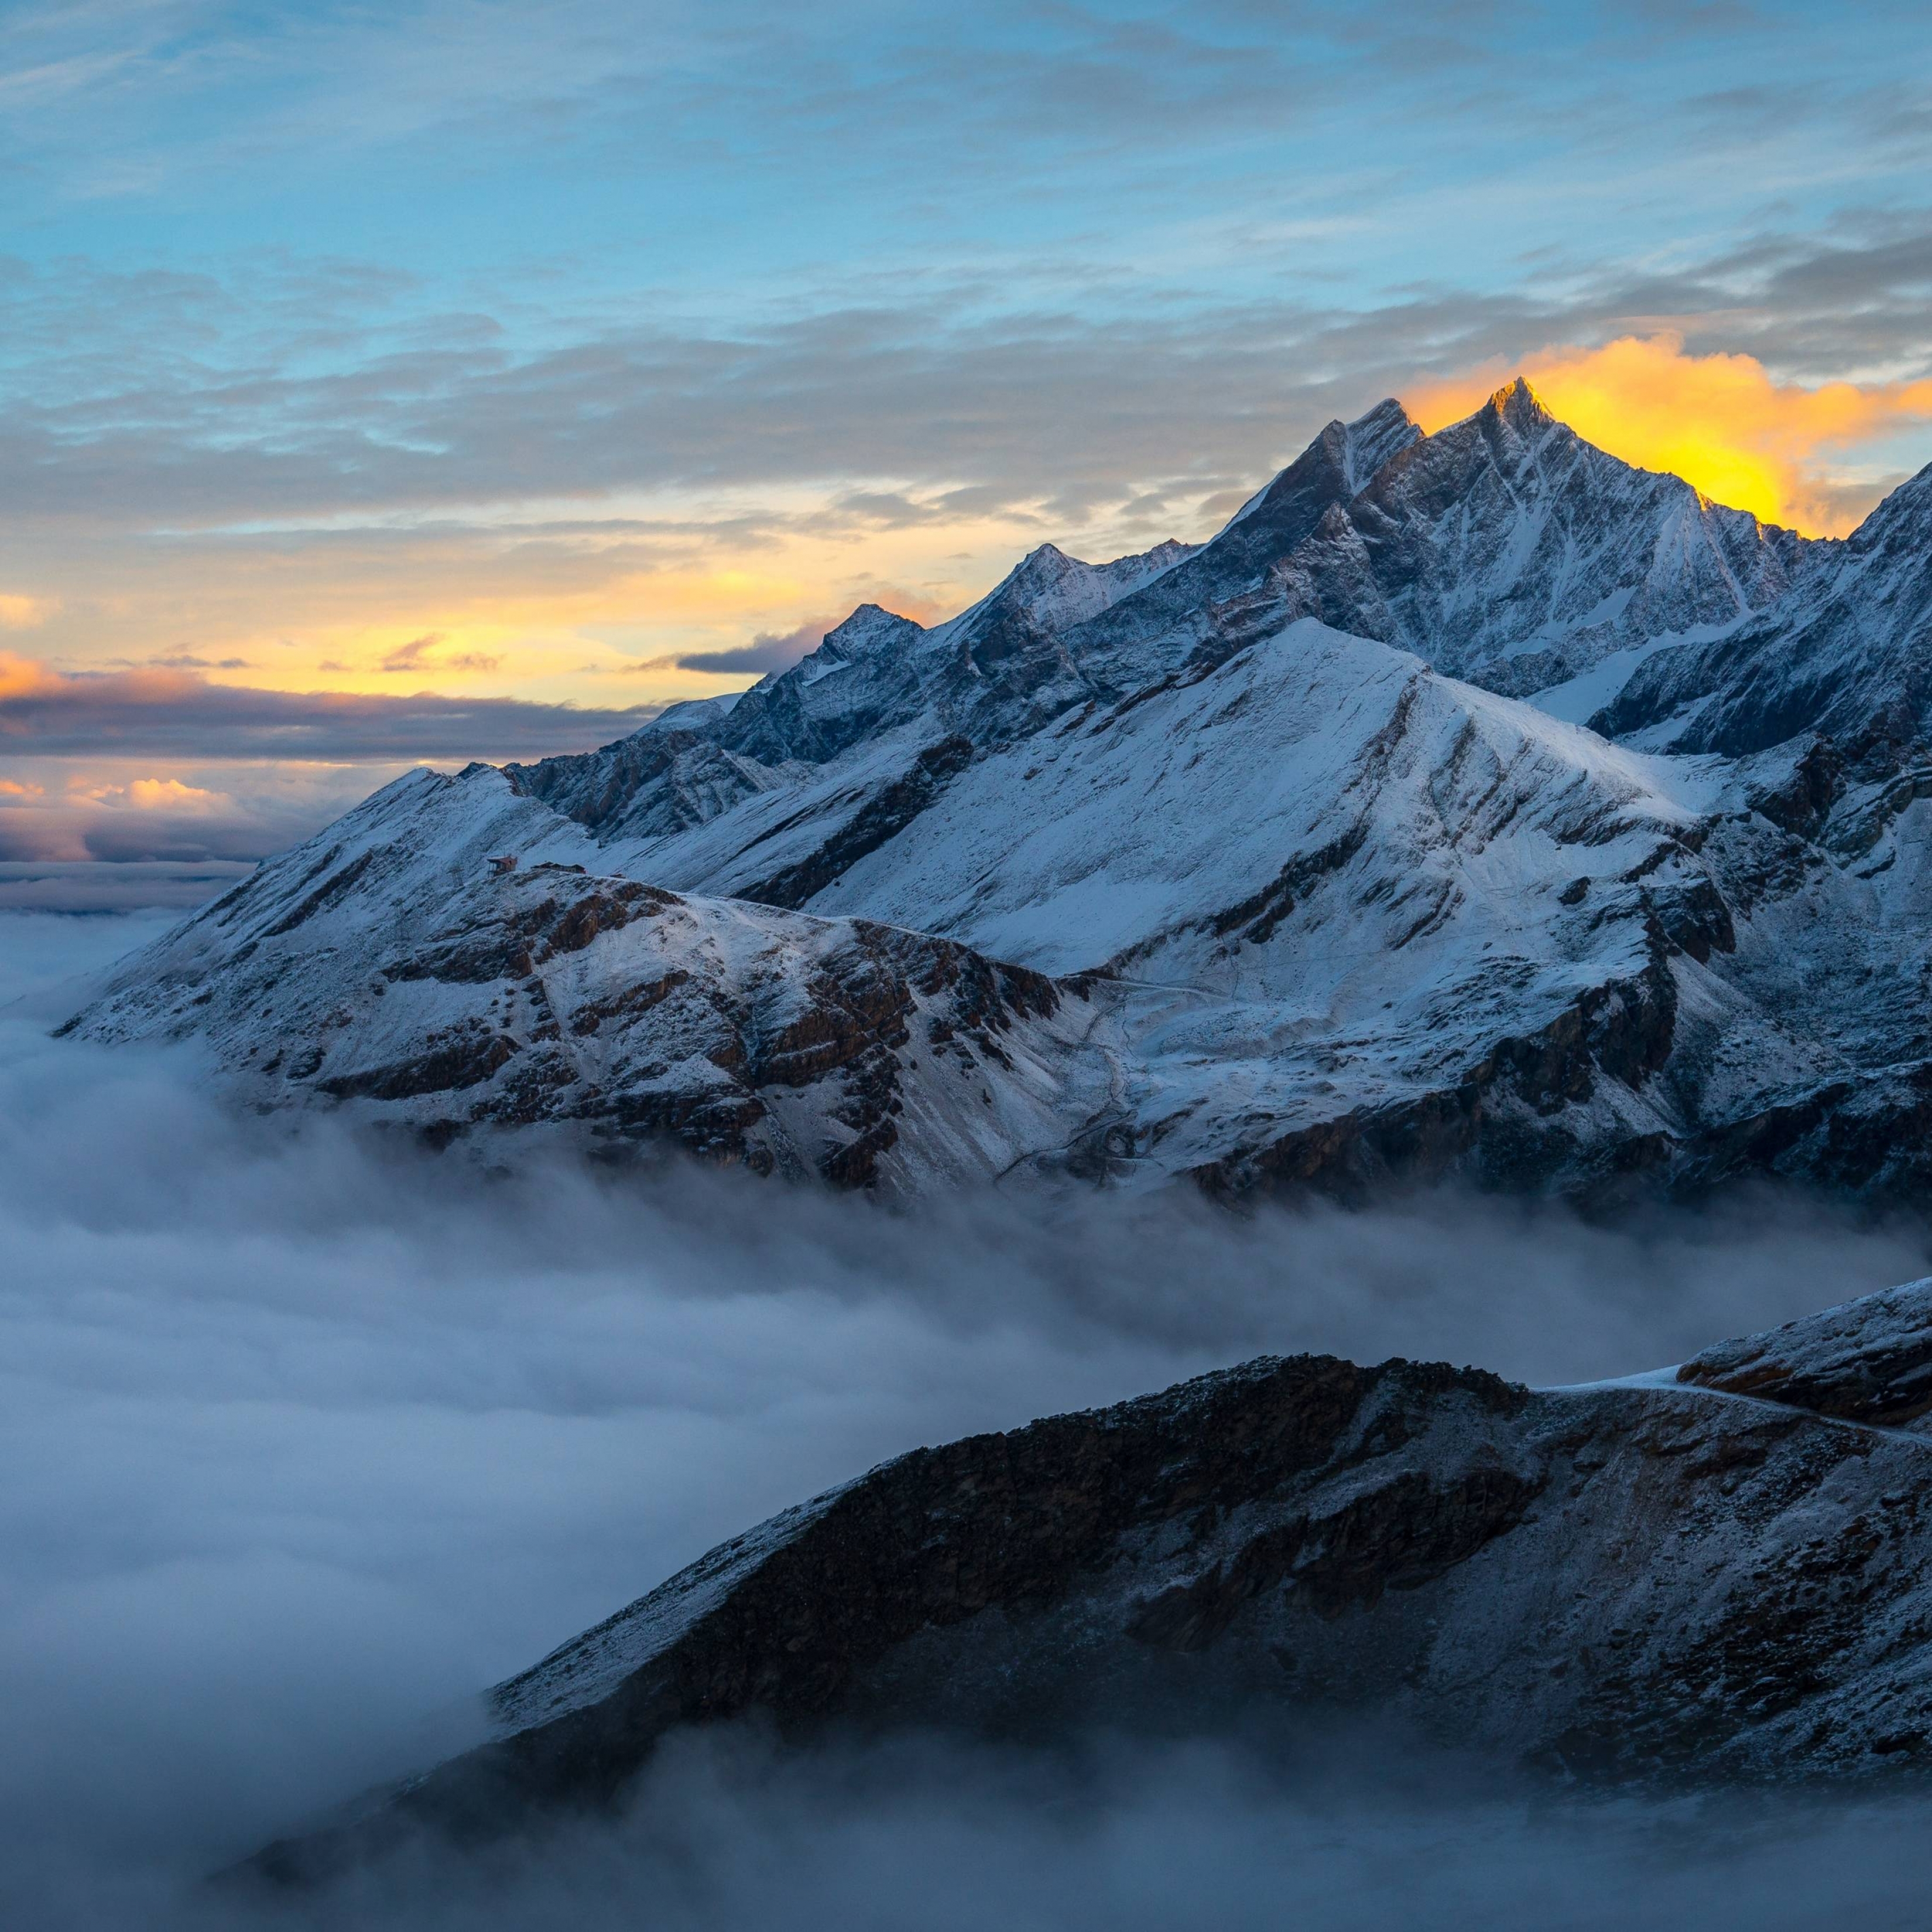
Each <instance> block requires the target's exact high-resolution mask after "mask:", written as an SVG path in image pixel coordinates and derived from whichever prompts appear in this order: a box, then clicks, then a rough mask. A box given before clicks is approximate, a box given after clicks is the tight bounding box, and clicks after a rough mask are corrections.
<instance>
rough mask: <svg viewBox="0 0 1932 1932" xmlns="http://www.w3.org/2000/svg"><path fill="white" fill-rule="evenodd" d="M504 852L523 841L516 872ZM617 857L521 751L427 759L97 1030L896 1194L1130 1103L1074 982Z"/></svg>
mask: <svg viewBox="0 0 1932 1932" xmlns="http://www.w3.org/2000/svg"><path fill="white" fill-rule="evenodd" d="M499 853H519V854H520V855H521V862H520V865H518V866H517V868H516V869H514V871H509V872H508V873H506V874H502V875H498V874H495V873H494V872H493V871H492V869H491V865H490V860H491V859H492V857H493V856H494V855H496V854H499ZM595 856H596V848H595V846H594V845H592V843H591V841H589V838H588V837H587V835H586V834H585V833H584V832H583V830H582V829H581V828H580V827H579V826H577V825H576V824H574V823H572V822H571V820H568V819H566V818H564V817H561V816H559V814H556V813H554V812H553V811H550V810H549V809H548V808H547V807H545V806H544V805H541V804H538V802H535V801H534V800H532V799H527V798H523V797H520V796H517V793H515V792H514V790H512V789H511V787H510V785H509V784H508V782H507V781H505V778H503V777H502V774H501V773H499V772H496V771H494V770H492V769H490V768H488V767H487V766H476V767H472V769H470V770H469V772H466V773H464V774H463V775H462V776H461V777H460V778H438V777H437V776H435V775H434V774H431V773H429V772H417V773H415V774H413V775H411V776H410V777H409V778H403V779H400V780H398V781H397V782H396V783H395V784H393V785H392V786H390V787H388V788H387V789H386V790H384V791H383V792H380V793H377V796H375V797H374V798H373V799H371V800H369V801H368V802H367V803H366V804H365V805H362V806H361V807H359V808H358V809H357V810H356V811H355V812H353V813H351V814H349V816H348V817H346V818H345V819H344V820H341V821H339V822H338V823H337V824H336V825H335V826H332V827H331V828H330V829H329V831H328V832H325V833H323V835H321V836H320V838H317V839H314V840H312V841H310V843H309V844H307V845H305V846H303V847H299V848H297V850H295V851H293V852H292V853H289V854H287V856H284V858H282V859H278V860H275V861H273V862H271V863H270V864H269V865H266V866H264V867H263V868H262V869H261V870H260V871H258V872H257V873H256V874H254V875H253V876H252V877H251V878H250V879H249V880H247V881H246V882H245V883H244V884H243V885H242V886H239V887H238V888H237V889H236V890H235V891H234V892H231V893H230V894H229V895H228V896H227V897H226V898H224V899H223V900H221V901H218V902H217V904H215V905H214V906H212V907H209V908H208V910H205V911H204V912H203V913H200V914H199V915H198V916H196V917H195V918H194V919H191V920H190V921H189V922H187V924H185V925H184V926H182V927H181V928H179V929H177V930H176V931H175V932H174V933H172V934H171V935H169V936H167V937H166V938H164V939H163V940H162V941H160V942H159V943H158V944H157V945H155V946H154V947H151V948H150V949H148V951H147V952H145V953H142V954H140V955H138V956H136V958H135V959H133V961H131V962H130V963H129V965H127V968H125V969H124V971H122V972H121V974H119V975H118V977H116V979H115V980H114V981H113V982H112V983H110V985H109V986H107V988H106V989H105V990H104V992H103V993H102V995H101V997H100V998H98V1000H97V1001H95V1003H94V1004H92V1005H91V1006H90V1007H89V1008H88V1009H87V1010H86V1012H85V1013H83V1014H82V1015H80V1016H77V1019H76V1021H75V1022H74V1023H73V1024H74V1030H75V1031H79V1032H80V1033H82V1034H84V1035H86V1037H90V1038H94V1039H97V1040H121V1039H130V1038H143V1039H154V1038H163V1039H167V1038H193V1039H194V1040H197V1041H199V1043H201V1044H202V1046H204V1048H205V1049H206V1050H207V1051H208V1052H209V1053H210V1054H211V1055H212V1056H213V1057H214V1060H215V1061H216V1062H217V1064H218V1065H219V1066H220V1068H221V1069H222V1070H223V1075H224V1076H225V1078H226V1080H227V1082H228V1083H229V1085H230V1086H231V1087H232V1088H234V1089H235V1090H236V1091H238V1092H239V1094H240V1096H241V1097H243V1098H244V1099H245V1100H248V1101H250V1102H251V1103H254V1104H257V1105H260V1104H278V1103H279V1104H287V1103H290V1102H292V1101H300V1102H302V1103H306V1104H310V1105H331V1106H336V1107H338V1108H342V1109H347V1110H349V1111H350V1112H351V1113H352V1114H353V1115H356V1116H357V1117H359V1118H368V1119H371V1120H374V1121H383V1122H395V1123H397V1124H404V1125H407V1126H408V1127H412V1128H413V1129H416V1130H420V1131H422V1132H425V1133H428V1134H429V1135H430V1136H431V1137H432V1138H433V1139H438V1140H441V1139H447V1138H449V1137H450V1136H453V1135H455V1134H456V1133H461V1132H464V1131H467V1130H472V1129H475V1128H487V1127H519V1126H529V1125H531V1124H535V1123H539V1122H542V1123H549V1124H555V1125H557V1126H560V1127H566V1128H571V1129H574V1130H578V1131H580V1132H582V1133H586V1134H587V1135H589V1136H592V1137H593V1138H594V1139H595V1140H596V1141H599V1142H602V1143H604V1145H625V1144H629V1143H649V1142H655V1141H658V1140H669V1141H670V1142H674V1143H676V1144H678V1145H682V1146H683V1147H685V1148H688V1150H690V1151H692V1152H694V1153H697V1154H700V1155H703V1156H704V1157H707V1158H709V1159H712V1160H722V1161H727V1162H742V1163H744V1164H745V1165H746V1166H749V1167H751V1168H752V1169H754V1170H755V1171H757V1172H781V1173H786V1174H790V1175H820V1176H822V1177H823V1178H826V1179H829V1180H832V1181H837V1182H838V1183H841V1184H846V1185H875V1186H878V1187H883V1188H885V1189H886V1190H914V1189H916V1188H918V1187H923V1186H929V1185H932V1184H934V1183H935V1182H946V1181H951V1182H955V1183H956V1182H959V1181H975V1180H980V1181H983V1180H986V1179H989V1178H993V1177H995V1176H997V1175H1000V1174H1001V1173H1004V1172H1006V1171H1007V1170H1008V1169H1010V1168H1011V1167H1013V1166H1014V1165H1015V1163H1017V1162H1019V1161H1021V1160H1024V1159H1025V1158H1026V1157H1028V1156H1031V1155H1037V1154H1042V1153H1047V1154H1051V1153H1052V1151H1054V1150H1055V1149H1057V1148H1059V1147H1060V1146H1061V1145H1063V1144H1064V1142H1066V1141H1067V1140H1068V1139H1070V1137H1071V1136H1073V1134H1074V1133H1075V1132H1076V1130H1078V1129H1079V1127H1081V1126H1082V1124H1083V1122H1084V1121H1085V1118H1087V1117H1088V1115H1091V1113H1092V1112H1094V1110H1095V1109H1097V1107H1099V1106H1100V1105H1101V1104H1102V1103H1103V1101H1104V1100H1105V1099H1106V1095H1107V1093H1108V1091H1109V1085H1110V1082H1111V1079H1112V1061H1111V1059H1110V1058H1109V1056H1108V1055H1106V1052H1103V1050H1102V1049H1100V1047H1099V1046H1097V1045H1095V1044H1094V1043H1092V1040H1091V1036H1093V1035H1094V1034H1095V1033H1096V1031H1097V1022H1098V1016H1097V1014H1096V1013H1094V1010H1093V1009H1092V1008H1091V1007H1090V1006H1089V1005H1088V1004H1087V1003H1086V1002H1085V1001H1083V1000H1082V999H1081V998H1079V995H1078V994H1077V993H1076V992H1073V990H1071V989H1067V988H1065V987H1063V986H1058V985H1057V984H1056V983H1054V982H1053V981H1052V980H1048V979H1046V978H1045V977H1043V976H1041V975H1039V974H1034V973H1031V972H1028V971H1025V970H1024V969H1022V968H1013V967H1008V966H1004V965H999V964H997V963H996V962H992V961H989V960H986V959H983V958H981V957H980V956H979V955H977V954H976V953H972V952H971V951H970V950H968V949H967V948H965V947H960V946H959V945H956V944H952V943H950V942H948V941H944V940H938V939H932V938H926V937H925V936H923V935H918V934H913V933H907V932H899V931H897V930H894V929H889V928H886V927H882V926H878V925H877V924H875V923H873V922H866V921H851V920H844V919H833V920H823V919H808V918H802V917H799V916H795V915H791V914H787V913H781V912H776V911H773V910H769V909H768V908H766V907H757V906H752V905H748V904H744V903H742V902H739V901H717V900H705V899H689V898H679V897H677V896H676V895H673V894H671V893H669V892H664V891H662V890H661V889H658V888H656V887H654V886H649V885H646V884H643V883H639V882H637V881H636V880H627V879H622V878H618V877H610V876H600V875H598V874H593V873H590V872H588V871H586V870H585V869H584V864H583V862H584V861H585V860H586V859H594V858H595Z"/></svg>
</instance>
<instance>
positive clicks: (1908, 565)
mask: <svg viewBox="0 0 1932 1932" xmlns="http://www.w3.org/2000/svg"><path fill="white" fill-rule="evenodd" d="M1928 718H1932V469H1925V470H1921V472H1919V473H1918V475H1916V476H1915V477H1914V478H1912V480H1911V481H1910V482H1909V483H1906V484H1902V485H1901V486H1900V487H1899V488H1898V489H1897V490H1894V492H1893V493H1891V496H1888V497H1887V498H1886V499H1885V501H1884V502H1882V503H1881V504H1880V505H1879V506H1878V508H1876V510H1874V511H1873V512H1872V513H1871V514H1870V516H1869V517H1867V518H1866V519H1865V520H1864V522H1863V523H1861V524H1860V525H1859V526H1858V529H1856V530H1855V531H1854V532H1852V535H1850V536H1849V537H1848V538H1846V540H1845V541H1844V543H1843V545H1842V546H1839V547H1837V549H1836V554H1835V555H1834V556H1832V558H1831V559H1829V562H1826V563H1825V564H1824V565H1822V566H1821V567H1820V568H1818V569H1817V570H1815V571H1812V572H1811V573H1810V574H1808V577H1806V578H1805V580H1804V581H1803V582H1802V583H1801V584H1800V585H1799V588H1798V589H1797V590H1796V592H1794V593H1793V595H1791V596H1790V597H1789V598H1787V599H1786V600H1785V601H1784V602H1782V603H1781V604H1778V605H1777V606H1776V607H1774V608H1773V609H1772V610H1767V611H1766V612H1765V613H1764V614H1763V616H1760V618H1758V619H1757V620H1756V621H1755V622H1752V623H1751V624H1749V625H1746V626H1745V627H1744V628H1741V629H1739V630H1737V631H1734V632H1733V633H1732V634H1730V635H1728V636H1727V637H1722V638H1719V639H1716V640H1712V641H1709V642H1707V643H1702V644H1699V645H1696V646H1685V647H1684V648H1682V649H1676V650H1672V651H1668V652H1661V653H1660V654H1658V655H1657V656H1655V657H1654V658H1651V659H1650V660H1649V661H1648V662H1647V663H1646V664H1644V665H1643V666H1642V667H1640V669H1639V670H1637V673H1635V674H1634V676H1633V677H1632V678H1631V681H1630V683H1629V684H1628V686H1626V687H1625V689H1624V690H1623V691H1622V693H1621V694H1619V696H1618V697H1616V700H1614V701H1613V703H1610V705H1609V706H1607V707H1606V709H1605V710H1604V713H1603V714H1602V715H1601V717H1599V718H1597V719H1595V720H1593V722H1595V724H1597V725H1598V728H1600V729H1602V730H1609V731H1610V732H1613V733H1616V734H1617V735H1619V736H1630V735H1634V734H1638V733H1642V734H1644V735H1645V736H1646V738H1648V739H1655V740H1656V741H1658V742H1663V743H1667V744H1670V745H1673V746H1674V747H1677V748H1683V749H1686V750H1697V751H1722V752H1727V753H1729V754H1733V755H1741V754H1748V753H1751V752H1755V751H1763V750H1765V749H1766V748H1769V747H1770V746H1772V745H1778V744H1781V743H1783V742H1785V741H1786V740H1787V739H1792V738H1794V737H1796V736H1798V735H1799V733H1802V732H1808V731H1815V732H1820V733H1826V734H1827V735H1829V736H1832V737H1833V738H1835V739H1839V740H1841V741H1843V742H1846V743H1847V744H1849V745H1859V744H1861V742H1864V741H1867V740H1870V739H1873V738H1874V737H1876V738H1877V739H1880V740H1882V741H1883V742H1884V743H1885V745H1887V746H1896V747H1899V748H1904V747H1907V746H1910V745H1913V744H1915V743H1917V742H1922V740H1923V739H1924V736H1925V734H1926V727H1927V721H1928ZM1896 756H1897V754H1896V753H1894V762H1895V761H1896Z"/></svg>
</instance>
